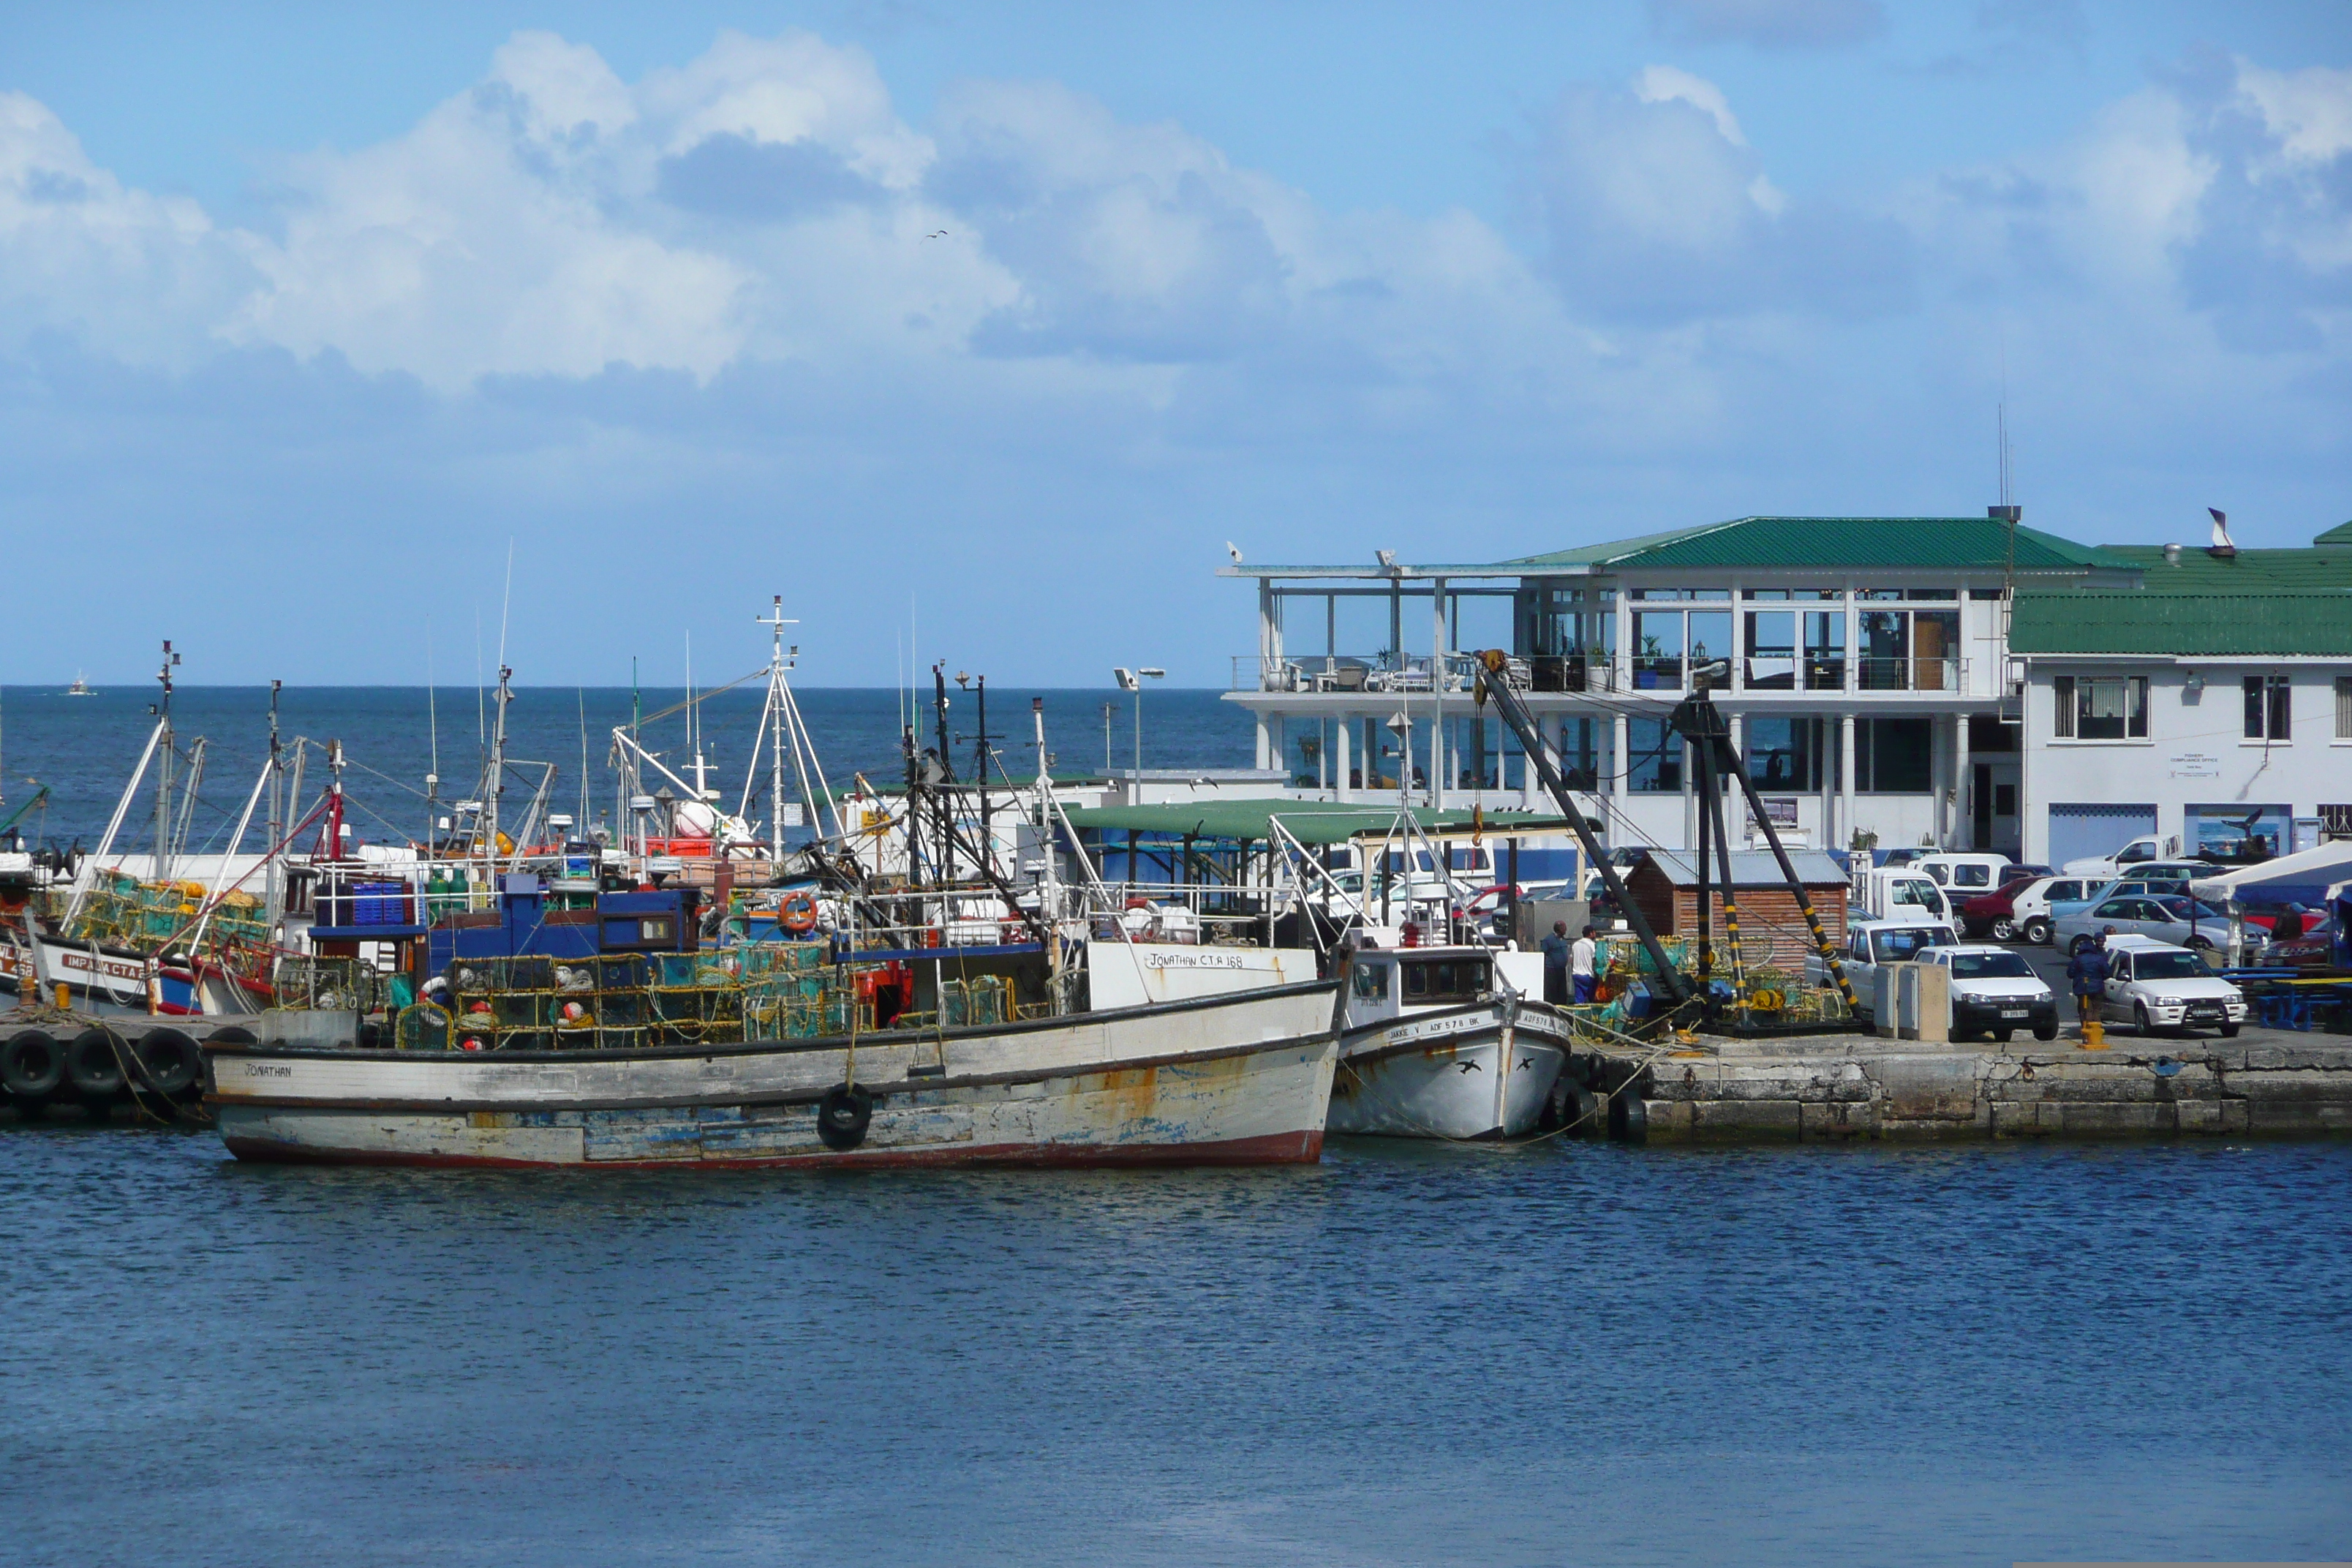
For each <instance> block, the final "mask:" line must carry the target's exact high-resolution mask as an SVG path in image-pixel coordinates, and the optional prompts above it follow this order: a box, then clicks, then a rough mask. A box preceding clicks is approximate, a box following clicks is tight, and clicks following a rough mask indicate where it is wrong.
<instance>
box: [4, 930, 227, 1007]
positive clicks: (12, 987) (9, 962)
mask: <svg viewBox="0 0 2352 1568" xmlns="http://www.w3.org/2000/svg"><path fill="white" fill-rule="evenodd" d="M38 940H39V942H40V943H41V961H42V963H43V964H44V965H45V966H46V967H47V971H48V975H49V983H50V984H53V985H63V986H65V987H66V990H67V993H68V995H69V996H70V998H71V999H72V1001H73V1002H74V1004H75V1005H77V1006H91V1007H95V1006H99V1005H112V1006H115V1007H118V1008H124V1007H127V1008H131V1009H134V1010H136V1011H138V1012H142V1013H143V1012H145V1011H147V988H148V981H149V979H150V976H151V972H152V969H153V967H154V966H153V964H152V963H150V962H149V960H148V958H147V955H146V954H144V953H142V952H132V951H131V950H130V949H129V948H122V947H114V946H111V945H105V944H101V945H100V946H99V947H97V948H96V949H95V950H93V949H92V947H91V945H90V944H89V942H66V941H64V940H63V939H62V938H59V937H57V936H53V935H51V934H49V933H48V932H47V931H44V932H42V933H41V935H40V937H39V939H38ZM32 985H33V965H32V955H31V953H30V952H28V951H27V950H26V947H25V945H24V942H23V941H22V940H21V939H19V940H16V941H12V942H0V991H11V992H16V993H18V994H22V993H24V992H26V991H27V990H30V989H31V988H32ZM174 1000H175V999H174V998H173V997H171V996H169V995H167V996H165V998H164V1005H163V1006H162V1007H161V1008H159V1009H158V1010H159V1011H162V1012H171V1013H193V1012H194V1011H195V1010H196V1009H195V1007H194V1005H193V997H192V996H191V995H189V994H187V991H186V988H185V987H183V988H182V995H181V996H180V997H179V998H177V999H176V1000H177V1001H178V1002H179V1004H180V1005H176V1006H175V1005H173V1002H174Z"/></svg>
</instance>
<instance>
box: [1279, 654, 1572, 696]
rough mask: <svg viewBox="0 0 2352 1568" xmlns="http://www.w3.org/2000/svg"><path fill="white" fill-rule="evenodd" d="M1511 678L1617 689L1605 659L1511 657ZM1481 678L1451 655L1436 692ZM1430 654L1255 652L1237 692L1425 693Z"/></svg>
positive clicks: (1473, 664) (1519, 685) (1473, 662)
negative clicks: (1280, 655)
mask: <svg viewBox="0 0 2352 1568" xmlns="http://www.w3.org/2000/svg"><path fill="white" fill-rule="evenodd" d="M1507 673H1508V679H1509V680H1510V683H1511V686H1512V688H1513V689H1515V690H1519V691H1613V690H1615V689H1617V684H1616V683H1617V673H1616V670H1615V668H1614V667H1613V666H1612V665H1611V664H1610V663H1609V662H1608V661H1607V660H1605V659H1602V660H1592V659H1585V658H1579V657H1576V656H1574V655H1570V656H1566V657H1561V656H1557V655H1550V654H1539V655H1537V656H1535V657H1533V658H1529V657H1527V656H1525V655H1521V654H1513V655H1512V656H1511V658H1510V664H1509V666H1508V670H1507ZM1477 677H1478V658H1477V655H1475V654H1469V653H1449V654H1447V655H1445V656H1444V658H1441V659H1439V660H1438V661H1437V677H1436V684H1437V688H1438V689H1441V690H1444V691H1449V692H1466V691H1469V690H1471V689H1474V687H1475V685H1476V682H1477ZM1431 687H1432V680H1431V676H1430V657H1429V656H1428V655H1427V654H1405V655H1402V657H1400V656H1399V655H1396V654H1392V653H1375V654H1344V653H1343V654H1320V653H1310V654H1292V655H1288V656H1286V657H1285V658H1263V657H1261V656H1259V655H1256V654H1236V655H1235V656H1234V676H1233V689H1234V690H1235V691H1341V692H1346V691H1368V692H1426V691H1428V690H1430V689H1431Z"/></svg>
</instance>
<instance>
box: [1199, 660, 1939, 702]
mask: <svg viewBox="0 0 2352 1568" xmlns="http://www.w3.org/2000/svg"><path fill="white" fill-rule="evenodd" d="M1717 662H1718V663H1719V661H1717ZM1691 663H1692V661H1691V660H1690V659H1688V658H1685V657H1683V656H1681V655H1679V654H1649V655H1641V656H1637V657H1635V658H1628V659H1620V660H1610V659H1595V658H1580V657H1578V656H1576V655H1572V654H1571V655H1567V656H1558V655H1550V654H1538V655H1535V656H1533V657H1528V656H1525V655H1519V654H1514V655H1512V656H1511V662H1510V667H1509V679H1510V682H1511V685H1512V687H1513V688H1514V689H1517V690H1520V691H1534V692H1579V691H1592V692H1616V691H1637V692H1638V691H1655V692H1662V693H1663V692H1670V691H1682V690H1685V689H1686V687H1687V683H1688V680H1689V678H1690V669H1691ZM1739 663H1740V675H1741V678H1742V682H1743V684H1742V689H1743V690H1747V691H1796V690H1805V691H1847V690H1853V691H1926V692H1948V693H1951V694H1954V695H1958V694H1961V693H1964V692H1966V691H1967V689H1968V677H1969V666H1968V661H1967V660H1966V659H1959V658H1845V657H1844V656H1843V655H1842V654H1808V655H1807V656H1805V657H1804V658H1785V657H1780V656H1777V655H1770V654H1750V655H1748V657H1746V658H1743V659H1741V660H1740V661H1739ZM1430 664H1431V660H1430V656H1429V655H1427V654H1406V655H1403V656H1402V657H1400V656H1398V655H1396V654H1390V653H1375V654H1336V655H1334V654H1319V653H1318V654H1294V655H1290V656H1287V657H1286V658H1262V657H1260V656H1258V655H1256V654H1239V655H1236V656H1235V657H1234V661H1233V666H1234V674H1233V689H1234V690H1235V691H1295V692H1359V691H1360V692H1383V693H1416V692H1427V691H1429V690H1430V689H1432V679H1431V675H1430ZM1849 677H1851V679H1852V684H1851V685H1849V684H1848V679H1849ZM1476 679H1477V658H1476V656H1475V655H1474V654H1467V653H1449V654H1447V655H1445V656H1444V658H1441V659H1439V660H1438V661H1437V677H1436V682H1435V685H1436V689H1439V690H1442V691H1445V692H1467V691H1469V690H1471V689H1473V687H1474V686H1475V682H1476ZM1712 679H1714V680H1715V681H1717V682H1719V681H1720V679H1721V672H1720V670H1719V669H1718V671H1717V675H1716V676H1715V677H1714V678H1712ZM1715 689H1716V690H1717V693H1718V694H1721V693H1722V692H1723V691H1724V688H1723V687H1722V686H1721V685H1720V684H1717V685H1716V687H1715Z"/></svg>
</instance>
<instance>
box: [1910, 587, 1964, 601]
mask: <svg viewBox="0 0 2352 1568" xmlns="http://www.w3.org/2000/svg"><path fill="white" fill-rule="evenodd" d="M1903 596H1904V597H1905V598H1906V599H1957V598H1958V597H1959V596H1960V595H1959V590H1958V589H1957V588H1906V589H1904V590H1903Z"/></svg>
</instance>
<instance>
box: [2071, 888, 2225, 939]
mask: <svg viewBox="0 0 2352 1568" xmlns="http://www.w3.org/2000/svg"><path fill="white" fill-rule="evenodd" d="M2110 927H2112V928H2114V930H2115V932H2116V935H2118V936H2144V937H2148V938H2151V939H2153V940H2154V941H2157V942H2169V943H2170V944H2172V945H2173V946H2175V947H2186V948H2191V949H2195V948H2207V947H2214V946H2218V945H2219V944H2220V941H2221V938H2223V937H2226V936H2227V935H2228V934H2229V931H2230V917H2229V916H2227V915H2225V914H2223V913H2222V912H2221V910H2217V909H2215V908H2214V907H2213V906H2212V905H2210V904H2208V903H2203V902H2200V901H2199V900H2195V899H2192V898H2189V897H2188V896H2187V895H2185V894H2178V893H2122V894H2117V895H2114V896H2112V897H2109V898H2105V899H2101V900H2098V901H2097V902H2095V903H2093V904H2088V905H2085V906H2084V908H2082V909H2081V910H2076V911H2075V912H2074V913H2073V914H2070V915H2062V916H2060V917H2059V919H2058V922H2057V930H2056V932H2055V941H2056V942H2057V945H2058V946H2059V947H2060V948H2062V949H2063V950H2064V951H2065V952H2068V953H2077V952H2082V951H2083V950H2084V948H2086V947H2088V946H2090V945H2091V943H2092V942H2095V941H2096V940H2097V939H2098V936H2099V933H2100V932H2102V931H2106V930H2107V929H2109V928H2110Z"/></svg>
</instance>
